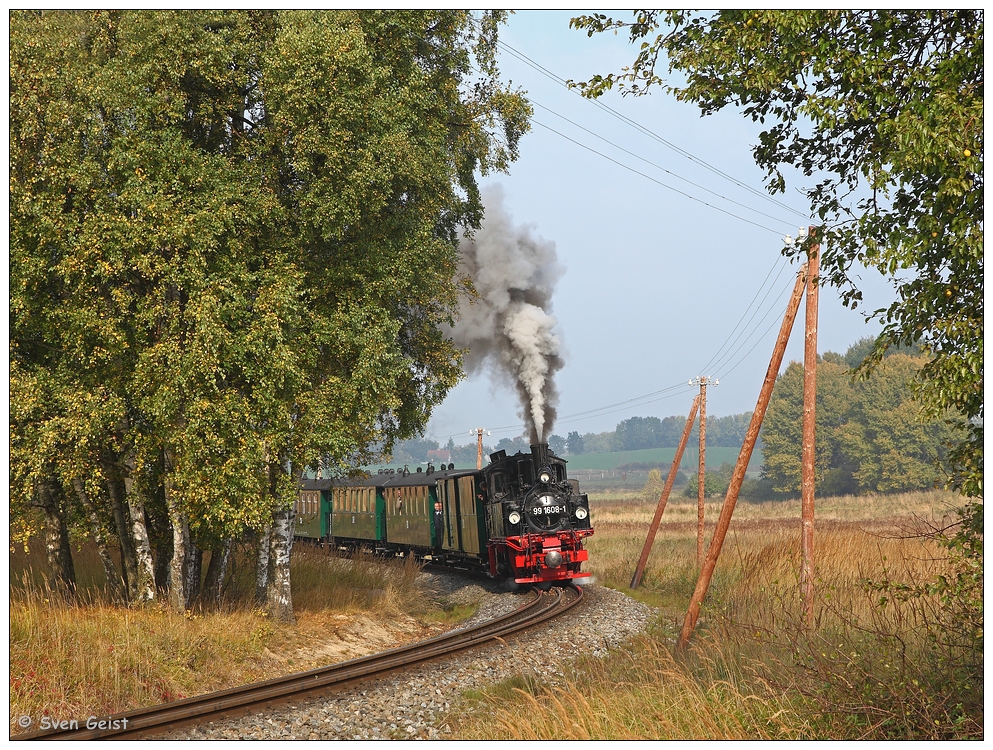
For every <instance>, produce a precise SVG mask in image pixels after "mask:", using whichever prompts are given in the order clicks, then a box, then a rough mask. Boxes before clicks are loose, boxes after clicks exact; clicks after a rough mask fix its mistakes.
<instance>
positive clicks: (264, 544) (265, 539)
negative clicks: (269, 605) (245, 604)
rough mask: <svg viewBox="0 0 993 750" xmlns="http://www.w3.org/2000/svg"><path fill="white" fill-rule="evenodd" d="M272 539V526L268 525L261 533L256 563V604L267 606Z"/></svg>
mask: <svg viewBox="0 0 993 750" xmlns="http://www.w3.org/2000/svg"><path fill="white" fill-rule="evenodd" d="M271 537H272V524H267V525H266V527H265V528H264V529H262V531H261V532H260V533H259V546H258V553H257V557H256V561H255V602H256V603H257V604H259V605H265V603H266V599H267V594H268V591H269V556H270V554H271V552H270V549H269V540H270V538H271Z"/></svg>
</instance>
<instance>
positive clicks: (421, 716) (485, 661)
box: [166, 573, 654, 740]
mask: <svg viewBox="0 0 993 750" xmlns="http://www.w3.org/2000/svg"><path fill="white" fill-rule="evenodd" d="M423 575H424V588H425V590H426V591H428V592H430V593H431V595H432V596H433V597H434V598H435V599H436V600H437V601H438V602H439V603H440V604H442V605H453V604H474V603H479V605H480V606H479V611H478V612H477V613H476V615H475V616H474V617H473V618H472V620H470V621H468V622H466V623H463V624H462V625H460V627H467V626H469V625H474V624H477V623H478V622H481V621H484V620H487V619H490V618H492V617H495V616H497V615H499V614H503V613H504V612H509V611H511V610H513V609H516V608H517V607H518V606H520V605H521V604H522V603H523V602H524V599H523V598H522V596H523V595H521V594H513V593H506V592H505V591H503V592H501V590H500V587H499V586H497V585H495V584H493V583H490V582H488V581H481V580H479V579H469V578H466V577H463V576H461V575H456V574H451V573H424V574H423ZM583 590H584V592H585V594H586V596H585V601H584V602H583V603H582V604H580V605H579V607H578V608H577V609H578V610H579V611H578V612H577V610H572V612H570V613H568V614H566V615H563V616H561V617H559V618H557V619H555V620H553V621H552V622H550V623H548V624H546V625H543V626H541V627H540V628H538V629H536V630H529V631H527V632H526V633H525V634H524V635H522V636H518V637H516V638H513V639H511V640H509V641H508V642H507V644H506V645H505V646H502V645H501V646H497V645H494V646H490V647H486V648H483V649H474V650H473V651H470V652H468V653H466V654H462V655H460V656H455V657H452V658H449V659H446V660H443V661H438V662H433V663H430V664H426V665H423V666H421V667H418V668H416V669H413V670H411V671H409V672H406V673H404V674H403V675H401V676H399V677H394V678H389V679H382V680H379V681H377V682H369V683H365V684H363V685H361V686H360V687H358V688H354V689H350V690H346V691H343V692H340V693H336V694H334V695H333V696H331V697H328V698H312V699H308V700H306V701H300V702H298V703H294V704H287V705H285V706H283V707H280V708H278V709H276V710H274V711H271V712H269V713H266V714H250V715H246V716H243V717H240V718H237V719H231V720H228V721H219V722H212V723H210V724H207V725H205V726H201V727H195V728H189V729H183V730H178V731H176V732H173V733H171V734H170V735H167V736H166V737H167V738H169V739H314V740H316V739H321V740H333V739H339V740H358V739H362V740H367V739H384V740H396V739H448V738H450V737H449V735H448V732H447V729H446V728H445V726H444V722H443V719H444V716H445V714H446V713H447V712H448V711H449V709H450V708H451V707H452V706H453V705H457V703H458V702H459V700H460V698H461V695H462V693H463V692H464V691H466V690H469V689H477V690H478V689H481V688H484V687H485V686H487V685H490V684H493V683H495V682H500V681H501V680H505V679H508V678H510V677H513V676H515V675H522V674H524V675H526V674H534V675H536V676H539V677H540V679H541V680H542V681H543V682H545V683H546V684H556V683H557V681H558V678H560V677H562V676H563V667H564V666H565V664H567V663H568V662H569V661H570V660H572V659H573V658H575V657H576V656H578V655H580V654H593V655H594V656H603V655H604V654H606V652H607V649H608V648H610V647H613V646H616V645H617V644H619V643H620V642H621V641H623V640H624V639H626V638H628V637H630V636H632V635H635V634H636V633H639V632H641V631H643V630H644V629H645V627H646V626H647V624H648V622H649V620H650V619H651V617H652V616H653V613H654V611H653V610H652V609H651V608H650V607H648V606H646V605H644V604H641V603H640V602H637V601H635V600H634V599H631V598H630V597H627V596H625V595H624V594H621V593H620V592H617V591H614V590H613V589H608V588H604V587H601V586H597V585H595V584H592V585H587V586H584V587H583ZM439 727H440V728H439Z"/></svg>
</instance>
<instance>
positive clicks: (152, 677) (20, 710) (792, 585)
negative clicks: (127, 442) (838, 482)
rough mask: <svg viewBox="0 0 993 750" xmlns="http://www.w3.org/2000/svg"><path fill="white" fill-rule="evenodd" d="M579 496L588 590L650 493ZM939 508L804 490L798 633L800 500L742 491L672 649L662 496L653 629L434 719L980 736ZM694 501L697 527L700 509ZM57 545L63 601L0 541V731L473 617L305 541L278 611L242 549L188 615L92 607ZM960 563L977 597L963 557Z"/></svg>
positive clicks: (944, 501) (643, 522) (506, 727)
mask: <svg viewBox="0 0 993 750" xmlns="http://www.w3.org/2000/svg"><path fill="white" fill-rule="evenodd" d="M591 500H592V503H591V507H592V513H593V522H594V527H595V529H596V534H595V535H594V536H593V537H592V538H591V539H590V542H589V549H590V563H589V566H588V567H589V569H590V570H591V571H592V572H593V574H594V575H595V576H596V578H597V579H598V581H599V583H600V584H602V585H607V586H611V587H613V588H617V589H619V590H622V591H628V588H627V587H628V585H629V583H630V579H631V575H632V573H633V570H634V566H635V563H636V561H637V559H638V556H639V554H640V552H641V548H642V545H643V543H644V539H645V533H646V531H647V528H648V525H649V522H650V520H651V517H652V514H653V512H654V508H655V500H654V499H649V498H645V497H642V496H641V495H640V494H638V493H633V492H632V493H626V494H613V495H603V496H594V497H592V498H591ZM956 502H957V498H956V497H955V496H953V495H949V494H944V493H915V494H907V495H895V496H879V497H860V498H853V497H842V498H819V499H818V509H817V522H816V539H815V545H816V554H817V561H816V562H817V607H816V627H815V628H814V629H813V630H810V631H808V630H806V629H805V628H804V627H803V624H802V623H803V612H802V606H801V601H800V592H799V584H798V569H799V562H800V552H799V513H800V510H799V503H798V502H795V501H794V502H774V503H773V502H769V503H747V502H740V503H739V504H738V507H737V509H736V512H735V519H734V521H733V523H732V526H731V530H730V532H729V534H728V537H727V541H726V543H725V546H724V550H723V554H722V557H721V560H720V563H719V564H718V567H717V570H716V574H715V577H714V580H713V583H712V585H711V588H710V591H709V593H708V596H707V599H706V601H705V602H704V608H703V611H702V616H701V619H700V621H699V624H698V628H697V632H696V635H695V636H694V640H693V645H692V648H691V650H690V651H689V653H686V654H680V653H676V652H675V651H674V650H673V644H674V639H675V636H676V634H677V633H678V630H679V627H680V625H681V624H682V619H683V615H684V614H685V609H686V606H687V604H688V602H689V598H690V595H691V593H692V591H693V587H694V585H695V583H696V576H697V570H696V564H695V551H696V540H695V534H696V504H695V500H694V501H690V500H687V499H686V498H682V497H674V498H672V500H671V501H670V505H669V507H668V508H667V510H666V514H665V516H664V518H663V522H662V527H661V529H660V532H659V534H658V537H657V539H656V542H655V545H654V548H653V552H652V556H651V558H650V560H649V564H648V567H647V569H646V573H645V576H644V578H643V583H642V586H641V587H640V588H639V589H638V590H637V591H634V592H631V591H628V593H630V594H631V595H633V596H635V597H637V598H640V599H642V600H643V601H645V602H647V603H649V604H651V605H653V606H655V607H657V608H658V610H659V617H658V619H657V622H656V623H655V625H654V627H653V629H652V631H651V632H650V633H649V634H647V635H646V636H645V637H644V638H642V639H640V640H638V641H635V642H632V643H629V644H627V645H626V646H625V647H624V648H623V649H620V650H618V651H616V652H614V653H612V654H611V655H610V656H609V657H608V658H606V659H602V660H597V659H590V660H588V661H583V662H580V663H577V665H576V666H575V670H574V672H573V673H572V675H571V682H570V686H569V687H568V688H567V689H562V688H554V689H553V688H549V687H546V686H543V685H541V684H533V683H523V682H521V683H517V682H513V683H509V684H502V685H497V686H494V687H493V689H492V690H490V691H489V692H487V693H486V694H482V695H479V694H474V695H472V696H467V700H468V701H470V703H475V704H477V708H478V710H475V711H468V712H462V713H460V714H453V716H462V717H464V718H462V719H461V720H458V719H456V718H453V719H451V721H452V724H453V727H452V728H453V729H454V731H455V736H457V737H459V738H463V739H477V738H478V739H494V738H504V739H608V738H615V739H733V738H734V739H748V738H752V739H759V738H771V739H858V738H870V739H893V738H901V739H949V738H975V737H981V736H982V733H983V713H982V705H983V684H982V653H981V650H980V651H979V652H978V653H977V652H976V651H975V649H974V648H972V647H973V646H975V643H976V641H975V638H974V637H972V636H974V632H972V633H970V632H963V631H965V630H966V629H967V627H971V626H972V625H974V624H975V622H976V617H977V612H976V610H975V606H974V605H975V597H973V599H972V600H969V599H968V596H966V597H964V598H963V597H962V596H958V595H956V594H955V592H954V590H952V589H950V588H949V587H947V586H946V587H944V588H942V586H940V585H936V584H935V582H936V581H940V580H942V579H941V578H940V577H939V576H944V577H945V579H944V580H946V581H952V582H954V581H955V580H958V579H956V578H955V576H956V574H957V573H960V572H962V568H961V565H960V564H958V563H956V562H955V560H953V559H951V558H950V557H949V552H948V550H947V548H946V547H944V546H943V545H941V544H940V543H938V542H937V541H936V540H935V539H934V538H933V535H931V534H929V530H931V529H934V528H940V527H942V526H945V525H947V524H948V523H949V522H950V521H951V520H952V518H953V509H954V507H955V504H956ZM706 513H707V519H708V524H707V530H708V534H709V532H710V531H711V530H712V528H713V524H714V522H715V521H716V519H717V516H718V514H719V503H718V502H708V504H707V509H706ZM76 559H77V578H78V580H79V582H80V589H81V593H80V596H79V597H78V598H77V600H75V601H73V602H66V601H64V600H62V599H60V598H59V597H57V596H54V595H53V594H52V593H51V592H49V591H47V590H45V589H44V587H43V586H42V585H41V584H40V583H39V581H40V580H41V576H40V575H39V573H38V571H40V570H44V568H45V562H44V556H43V555H40V554H38V552H37V551H34V552H32V553H31V554H28V555H25V554H22V553H21V552H17V553H15V554H12V555H11V583H10V714H9V717H10V721H11V732H15V731H19V730H18V729H16V728H15V725H14V721H15V719H16V717H17V716H19V715H22V714H28V715H32V716H36V717H37V716H40V715H41V713H43V712H48V714H49V715H51V716H62V717H80V716H83V717H85V716H89V715H91V714H106V713H110V712H113V711H120V710H126V709H129V708H135V707H139V706H143V705H149V704H152V703H157V702H161V701H166V700H170V699H176V698H180V697H183V696H187V695H191V694H195V693H200V692H205V691H209V690H216V689H222V688H224V687H228V686H232V685H236V684H241V683H244V682H248V681H251V680H258V679H265V678H268V677H272V676H276V675H279V674H286V673H288V672H293V671H300V670H303V669H307V668H309V667H312V666H316V665H317V664H319V663H331V662H335V661H340V660H343V659H348V658H353V657H355V656H358V655H361V654H363V653H369V652H372V651H377V650H382V649H385V648H389V647H392V646H394V645H397V644H399V643H404V642H410V641H412V640H417V639H421V638H425V637H428V636H430V635H432V634H434V633H435V632H437V631H438V630H439V629H440V628H441V627H442V626H443V625H446V624H450V623H451V621H452V620H455V619H459V618H462V617H465V616H469V615H471V612H444V611H441V610H438V609H432V608H431V605H430V604H428V603H426V602H424V601H423V599H422V597H421V594H420V590H419V588H418V587H417V585H416V582H415V578H416V574H417V567H416V566H413V565H409V564H396V563H383V562H381V561H369V560H364V559H357V560H344V559H338V558H333V557H328V556H326V555H324V554H323V553H321V552H319V551H317V550H314V549H312V548H307V547H303V546H298V547H297V548H296V549H295V550H294V562H293V566H294V567H293V588H294V610H295V613H296V617H297V623H296V624H295V625H278V624H276V623H273V622H271V621H269V620H267V619H266V618H265V617H264V616H263V614H262V613H261V612H259V611H256V610H254V609H253V608H252V606H251V604H250V602H251V592H252V586H253V581H252V577H251V565H250V563H249V562H248V561H247V560H246V558H245V557H244V556H243V557H241V558H240V563H239V564H238V565H237V566H236V575H235V576H234V579H233V586H232V588H231V589H230V590H229V591H228V592H227V599H226V602H225V604H224V605H223V606H222V607H220V608H204V609H202V610H196V611H194V612H192V613H189V614H188V615H186V616H183V615H178V614H176V613H173V612H171V611H169V610H168V609H166V608H165V607H162V606H159V605H155V606H148V607H141V608H132V609H127V608H121V607H117V606H111V605H109V604H108V603H106V602H105V601H103V600H102V598H101V595H100V594H99V585H100V583H101V579H102V573H100V565H99V562H98V560H97V558H96V554H95V551H93V550H92V549H90V548H89V547H83V548H82V549H81V550H80V551H78V553H77V554H76ZM966 572H969V571H966ZM973 573H975V576H974V577H975V578H976V580H978V586H979V594H978V597H979V599H978V601H979V607H980V608H981V602H982V600H981V586H982V571H981V570H979V571H978V573H977V572H976V571H973ZM966 593H969V592H966ZM973 593H975V592H973ZM963 602H965V604H963ZM970 602H971V603H970ZM966 605H969V606H966ZM970 607H971V608H970ZM978 616H979V618H980V619H979V623H980V625H981V609H980V611H979V613H978ZM980 644H981V640H980ZM980 648H981V645H980ZM977 675H978V678H977Z"/></svg>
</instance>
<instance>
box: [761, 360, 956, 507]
mask: <svg viewBox="0 0 993 750" xmlns="http://www.w3.org/2000/svg"><path fill="white" fill-rule="evenodd" d="M838 360H840V358H837V359H836V360H835V361H831V358H829V357H827V356H825V357H824V358H823V359H822V360H821V361H820V362H819V363H818V365H817V411H816V414H817V437H816V441H817V444H816V459H815V460H816V465H815V472H816V491H817V492H818V493H819V494H824V495H840V494H854V493H863V492H903V491H907V490H915V489H925V488H929V487H933V486H934V485H935V484H939V483H940V482H941V479H942V477H941V475H940V473H939V462H940V460H941V459H943V458H944V456H945V452H946V450H947V445H948V444H949V443H951V442H953V441H954V440H955V439H957V437H958V433H957V431H956V429H955V428H954V427H953V426H951V425H949V424H948V423H946V422H945V421H943V420H933V419H927V418H926V415H924V414H922V412H921V407H920V405H919V404H917V403H916V402H915V401H914V400H913V399H912V389H913V383H914V379H915V377H916V376H917V373H918V371H919V370H920V368H921V367H923V366H924V365H925V363H926V361H927V360H926V359H925V358H923V357H909V356H907V355H905V354H894V355H893V356H890V357H887V358H886V359H885V360H883V362H882V363H881V364H879V365H878V366H877V368H876V370H875V372H874V374H873V377H872V378H870V379H868V380H855V381H853V380H852V370H851V369H850V368H849V367H848V366H847V365H846V364H843V363H842V362H841V361H838ZM802 415H803V367H802V365H800V364H799V363H798V362H793V363H791V364H790V365H789V367H787V369H786V372H784V373H783V374H782V375H781V376H780V377H779V379H778V380H777V381H776V387H775V389H774V390H773V394H772V399H771V400H770V402H769V409H768V411H767V413H766V417H765V421H764V424H763V427H762V434H763V439H764V448H763V455H764V456H765V464H764V466H763V476H764V477H765V478H766V479H768V480H770V481H771V482H772V486H773V488H774V490H775V491H776V492H777V493H780V494H796V493H798V492H799V491H800V469H801V464H800V458H801V455H800V454H801V444H802V440H801V434H800V433H801V428H802Z"/></svg>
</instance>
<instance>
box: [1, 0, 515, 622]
mask: <svg viewBox="0 0 993 750" xmlns="http://www.w3.org/2000/svg"><path fill="white" fill-rule="evenodd" d="M502 17H503V15H502V14H501V13H485V14H483V16H482V18H481V19H477V18H473V17H471V16H470V14H469V13H467V12H465V11H403V12H380V11H368V12H358V11H212V10H211V11H184V12H149V11H111V12H92V13H91V12H16V13H13V14H12V15H11V24H10V26H11V31H10V40H11V45H10V46H11V113H12V116H11V170H10V175H11V185H10V188H11V189H10V193H11V196H10V198H11V201H10V202H11V242H10V244H11V373H12V375H11V377H12V381H14V380H15V379H16V380H17V381H18V386H17V387H18V392H23V393H28V394H29V395H30V394H31V393H32V389H34V390H35V391H37V390H38V388H39V387H42V386H43V390H44V389H47V390H45V391H44V392H45V393H51V394H53V395H52V397H51V398H48V399H47V400H45V401H44V408H40V409H39V408H34V407H35V406H36V405H37V403H38V402H37V401H29V403H28V404H27V405H26V407H25V409H23V410H22V411H23V418H21V415H20V413H19V415H18V419H17V420H12V431H13V432H14V433H15V434H16V435H17V440H16V441H15V443H14V444H13V445H12V456H11V462H12V469H13V471H14V473H15V474H16V475H17V476H19V477H24V478H25V480H26V479H27V478H30V477H31V476H35V475H37V474H38V471H39V470H40V469H39V467H41V466H43V465H44V461H45V460H47V459H51V458H52V457H53V456H55V455H57V454H58V451H59V448H60V446H59V444H58V443H57V442H53V441H48V442H45V441H39V440H36V439H34V437H33V436H35V437H36V436H38V435H42V434H45V430H43V429H42V428H43V427H45V426H46V425H50V424H54V422H53V421H52V420H54V419H56V418H59V419H64V420H75V421H76V422H78V423H79V427H78V429H77V430H75V432H74V433H73V434H85V435H86V436H87V438H88V443H87V444H88V445H90V446H92V448H93V450H92V451H90V452H89V453H87V454H85V455H81V454H79V455H78V460H77V461H76V463H75V464H74V465H73V466H72V467H69V469H67V470H66V471H63V472H62V474H61V475H60V476H62V477H63V478H64V480H71V479H72V478H73V477H77V476H80V477H86V476H99V477H100V478H101V480H102V481H105V482H106V481H112V480H114V476H118V475H119V477H120V479H121V480H122V484H123V485H124V487H125V492H126V494H127V503H128V505H129V508H130V516H131V518H130V521H131V525H132V526H133V528H134V530H135V534H134V537H135V538H134V541H135V549H136V552H135V554H136V555H137V556H138V557H142V554H143V550H144V551H146V552H147V549H148V538H149V534H148V533H147V531H145V530H144V523H145V516H146V513H145V511H144V509H143V508H142V506H143V504H144V503H145V501H146V500H150V499H151V498H152V497H153V495H154V494H155V493H157V492H158V491H159V490H160V489H165V491H166V492H165V497H166V500H167V505H168V516H169V522H170V524H171V526H172V529H173V534H172V535H171V536H172V545H171V550H172V555H173V565H172V575H171V584H172V588H173V597H172V601H173V603H174V605H175V606H176V607H185V606H188V605H189V603H190V601H189V594H190V593H191V592H193V591H195V590H196V588H197V586H198V584H199V580H198V575H197V574H196V571H197V569H198V567H197V562H198V560H199V555H200V553H199V552H198V549H199V546H198V545H203V544H207V543H209V544H210V545H213V544H214V543H215V542H216V541H217V540H224V539H228V538H230V537H232V536H234V535H236V534H240V533H241V532H242V531H243V530H244V529H246V528H251V529H255V530H256V531H262V530H263V529H268V528H270V527H271V528H272V533H271V534H266V535H265V538H267V539H269V542H268V544H270V545H271V549H270V550H268V552H269V554H265V555H264V556H265V558H266V560H267V561H270V560H271V561H272V562H273V564H272V565H268V566H267V569H266V570H267V579H268V580H267V581H265V582H262V583H261V585H260V591H268V594H269V599H270V601H271V602H272V606H273V607H274V608H275V610H274V613H275V614H277V615H280V616H284V617H289V616H291V614H292V608H291V604H290V603H289V602H290V599H289V571H288V567H287V566H288V559H289V551H290V537H289V535H290V534H291V532H292V523H293V518H292V512H291V510H290V505H291V502H292V499H293V497H294V496H295V495H296V493H297V481H298V479H299V477H300V476H301V473H302V471H303V470H304V468H305V467H308V466H310V467H316V466H317V465H318V464H323V465H324V467H325V469H326V471H327V472H343V471H346V470H348V469H349V468H350V467H351V466H354V465H356V464H359V463H363V462H367V461H368V460H369V459H370V458H372V455H373V453H374V452H375V449H376V448H379V447H385V449H386V450H389V448H390V447H391V446H392V444H393V443H394V442H395V441H396V440H398V439H403V438H407V437H410V436H412V435H414V434H416V433H418V432H420V431H421V430H422V429H423V426H424V424H425V423H426V421H427V418H428V416H429V415H430V413H431V409H432V408H433V407H434V406H435V405H436V404H437V403H439V402H440V401H441V399H442V398H443V397H444V396H445V394H446V393H447V392H448V390H449V389H450V388H451V387H452V386H453V385H454V383H455V382H457V380H458V379H459V378H460V377H461V367H460V364H461V363H460V353H459V352H458V350H457V349H456V348H455V347H454V345H453V344H452V342H451V341H449V340H447V339H446V338H445V336H444V335H443V333H442V328H441V325H442V324H444V323H451V322H452V317H453V315H454V313H455V311H456V309H457V304H456V303H457V298H458V294H459V293H460V291H461V290H462V287H461V285H460V282H459V280H458V279H456V276H455V270H456V262H457V248H458V239H459V233H460V232H461V231H462V230H463V229H466V228H468V229H471V228H473V227H478V225H479V223H480V219H481V214H482V204H481V202H480V199H479V195H478V190H477V186H476V175H477V173H478V172H480V171H482V172H484V173H485V172H487V171H489V170H492V169H505V168H506V167H507V165H508V164H509V162H510V161H512V160H513V159H514V158H516V154H517V141H518V138H519V137H520V135H521V134H522V133H523V132H524V131H525V130H526V128H527V118H528V116H529V109H528V107H527V105H526V103H525V101H524V99H523V98H522V97H521V96H519V95H518V94H517V93H516V92H514V91H511V90H509V89H508V88H507V87H506V86H504V85H503V84H502V83H501V82H500V80H499V74H498V71H497V69H496V66H495V56H494V50H495V45H496V33H497V26H498V24H499V22H500V21H501V19H502ZM60 373H61V374H66V375H65V376H64V377H62V380H59V379H58V378H57V377H56V375H58V374H60ZM39 384H40V386H39ZM72 394H79V395H80V397H81V398H82V399H83V401H84V402H85V403H87V404H92V405H99V406H100V408H96V406H92V407H91V408H90V409H89V410H88V411H87V410H84V409H74V410H73V409H67V408H65V404H66V402H68V401H69V400H70V398H69V397H70V396H71V395H72ZM28 407H30V408H28ZM67 414H68V415H69V416H66V415H67ZM87 415H89V416H87ZM91 417H92V418H91ZM97 417H99V418H97ZM51 432H52V431H51V430H48V433H51ZM22 436H23V439H21V438H22ZM37 446H42V447H44V448H45V452H44V453H43V454H42V455H41V456H40V457H38V456H33V455H32V453H31V451H32V450H33V449H34V447H37ZM74 455H77V454H74ZM32 472H33V473H32ZM111 475H114V476H111ZM115 481H116V480H115ZM18 486H19V487H22V488H27V487H30V486H32V485H30V483H29V482H27V481H25V482H21V483H20V484H19V485H18ZM25 491H26V490H25ZM143 493H145V494H143ZM139 527H141V528H139ZM187 531H188V533H187ZM188 540H189V542H190V543H189V545H188V546H187V541H188ZM161 557H162V554H159V559H161ZM260 557H261V555H260ZM150 560H151V555H146V556H145V557H144V558H142V564H137V563H136V566H137V569H139V570H147V569H148V564H149V563H150ZM191 572H192V575H193V576H194V578H195V579H196V580H194V578H190V579H189V580H190V582H189V584H188V585H187V586H186V588H185V589H184V581H186V580H187V577H188V575H189V574H191ZM269 583H272V584H273V585H271V586H270V585H269ZM139 588H140V587H139ZM146 590H147V589H146Z"/></svg>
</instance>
